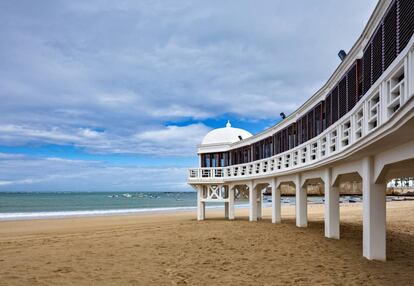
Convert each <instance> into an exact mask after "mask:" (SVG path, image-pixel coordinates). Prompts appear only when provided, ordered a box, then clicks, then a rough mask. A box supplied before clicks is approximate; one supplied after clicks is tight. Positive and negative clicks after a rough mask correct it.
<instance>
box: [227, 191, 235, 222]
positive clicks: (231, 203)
mask: <svg viewBox="0 0 414 286" xmlns="http://www.w3.org/2000/svg"><path fill="white" fill-rule="evenodd" d="M235 191H236V190H235V189H234V188H233V187H231V186H229V216H228V218H229V220H233V219H234V192H235Z"/></svg>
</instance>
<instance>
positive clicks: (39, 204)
mask: <svg viewBox="0 0 414 286" xmlns="http://www.w3.org/2000/svg"><path fill="white" fill-rule="evenodd" d="M196 201H197V195H196V193H195V192H182V193H158V192H157V193H149V192H136V193H119V192H56V193H0V220H16V219H36V218H50V217H68V216H89V215H111V214H131V213H145V212H163V211H177V210H195V207H196Z"/></svg>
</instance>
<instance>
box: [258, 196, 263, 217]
mask: <svg viewBox="0 0 414 286" xmlns="http://www.w3.org/2000/svg"><path fill="white" fill-rule="evenodd" d="M259 192H260V193H259V196H258V201H257V219H262V213H263V191H262V190H260V191H259Z"/></svg>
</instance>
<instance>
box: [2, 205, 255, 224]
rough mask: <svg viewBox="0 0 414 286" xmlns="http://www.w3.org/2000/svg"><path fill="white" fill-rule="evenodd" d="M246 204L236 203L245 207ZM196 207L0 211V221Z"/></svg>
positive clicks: (120, 213) (135, 212)
mask: <svg viewBox="0 0 414 286" xmlns="http://www.w3.org/2000/svg"><path fill="white" fill-rule="evenodd" d="M247 206H248V205H244V204H243V205H237V207H242V208H244V207H247ZM206 208H207V209H216V208H223V206H207V207H206ZM196 209H197V207H163V208H162V207H160V208H135V209H108V210H77V211H45V212H13V213H0V221H6V220H31V219H47V218H65V217H88V216H109V215H128V214H139V213H165V212H177V211H195V210H196Z"/></svg>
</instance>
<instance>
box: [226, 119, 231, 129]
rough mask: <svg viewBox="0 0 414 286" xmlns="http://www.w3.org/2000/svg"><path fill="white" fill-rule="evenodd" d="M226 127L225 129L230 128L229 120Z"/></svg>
mask: <svg viewBox="0 0 414 286" xmlns="http://www.w3.org/2000/svg"><path fill="white" fill-rule="evenodd" d="M226 127H227V128H230V127H231V123H230V120H227V124H226Z"/></svg>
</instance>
